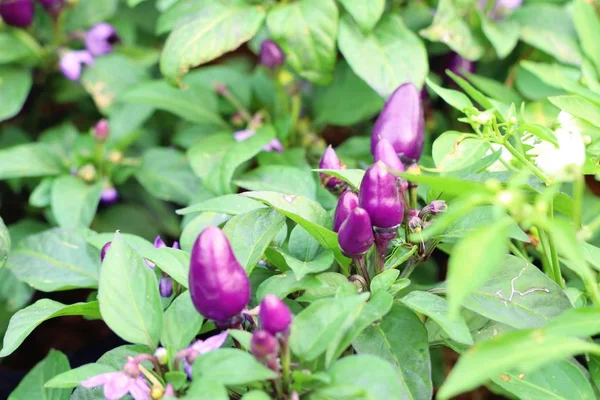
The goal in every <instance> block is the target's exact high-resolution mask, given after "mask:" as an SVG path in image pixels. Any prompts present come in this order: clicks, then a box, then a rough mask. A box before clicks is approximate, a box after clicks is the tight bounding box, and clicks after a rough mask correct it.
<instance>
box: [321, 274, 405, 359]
mask: <svg viewBox="0 0 600 400" xmlns="http://www.w3.org/2000/svg"><path fill="white" fill-rule="evenodd" d="M371 284H372V283H371ZM393 303H394V299H393V297H392V295H390V294H389V293H386V292H384V291H378V292H374V293H373V295H372V296H371V298H370V299H369V301H368V302H367V304H365V306H364V307H363V309H362V310H361V311H360V314H359V315H358V317H357V318H356V320H354V322H353V323H352V326H350V328H349V329H348V330H346V332H344V334H343V336H341V337H340V338H339V341H337V342H335V343H334V344H335V346H331V345H330V347H329V348H328V349H327V359H326V362H327V363H328V364H329V363H331V362H332V361H334V360H335V359H337V358H339V357H340V356H341V355H342V354H343V353H344V351H346V349H347V348H348V346H350V345H351V344H352V342H353V341H354V340H355V339H356V337H357V336H358V335H360V334H361V332H362V331H364V330H365V329H367V328H368V327H369V326H372V325H373V324H375V323H377V322H378V321H381V319H382V318H383V317H384V316H385V315H386V314H387V313H388V312H389V311H390V310H391V309H392V305H393Z"/></svg>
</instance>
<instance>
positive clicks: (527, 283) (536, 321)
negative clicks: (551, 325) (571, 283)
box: [462, 256, 572, 329]
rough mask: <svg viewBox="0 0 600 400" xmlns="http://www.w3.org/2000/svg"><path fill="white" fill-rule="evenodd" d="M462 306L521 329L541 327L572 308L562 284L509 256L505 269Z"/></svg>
mask: <svg viewBox="0 0 600 400" xmlns="http://www.w3.org/2000/svg"><path fill="white" fill-rule="evenodd" d="M462 305H463V306H464V307H465V308H468V309H469V310H472V311H474V312H476V313H478V314H481V315H483V316H485V317H487V318H490V319H492V320H494V321H499V322H502V323H503V324H507V325H510V326H513V327H515V328H517V329H525V328H534V327H538V326H541V325H543V324H545V323H546V322H548V321H549V320H550V319H552V318H554V317H556V316H557V315H559V314H561V313H563V312H564V311H565V310H568V309H570V308H572V306H571V303H570V302H569V299H568V298H567V296H566V295H565V293H564V292H563V291H562V290H561V289H560V287H559V286H558V285H557V284H556V283H555V282H554V281H552V280H551V279H550V278H548V276H546V275H545V274H544V273H543V272H542V271H540V270H539V269H538V268H537V267H536V266H534V265H532V264H529V263H527V262H526V261H525V260H523V259H521V258H518V257H514V256H506V257H505V258H504V260H503V261H502V268H501V269H499V270H498V271H496V272H495V273H494V274H493V275H491V276H490V277H489V278H488V279H487V282H485V283H484V284H483V285H481V286H480V287H479V288H478V289H476V290H474V291H473V292H472V293H471V294H470V295H469V296H467V297H466V298H465V299H464V300H463V303H462Z"/></svg>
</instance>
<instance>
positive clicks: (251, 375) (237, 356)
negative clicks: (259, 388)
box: [193, 349, 278, 385]
mask: <svg viewBox="0 0 600 400" xmlns="http://www.w3.org/2000/svg"><path fill="white" fill-rule="evenodd" d="M193 374H194V380H195V379H196V378H200V379H211V380H215V381H218V382H221V383H223V384H224V385H247V384H249V383H252V382H259V381H264V380H268V379H275V378H277V376H278V375H277V374H276V373H275V372H274V371H272V370H270V369H269V368H267V367H265V366H264V365H262V364H261V363H260V362H258V361H257V360H256V359H255V358H254V356H252V355H251V354H248V353H246V352H245V351H242V350H238V349H217V350H214V351H210V352H208V353H205V354H201V355H200V356H198V358H196V361H194V365H193Z"/></svg>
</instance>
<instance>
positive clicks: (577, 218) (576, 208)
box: [573, 175, 585, 228]
mask: <svg viewBox="0 0 600 400" xmlns="http://www.w3.org/2000/svg"><path fill="white" fill-rule="evenodd" d="M584 192H585V178H584V177H583V175H579V176H577V179H575V182H573V222H574V223H575V227H576V228H579V227H581V203H582V202H583V194H584Z"/></svg>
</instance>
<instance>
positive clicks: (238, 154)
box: [190, 125, 276, 194]
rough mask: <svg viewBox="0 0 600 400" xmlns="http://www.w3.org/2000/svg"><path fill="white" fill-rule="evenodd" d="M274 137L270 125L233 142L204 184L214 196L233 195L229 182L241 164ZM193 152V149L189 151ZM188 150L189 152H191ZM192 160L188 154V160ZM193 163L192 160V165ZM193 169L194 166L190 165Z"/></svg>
mask: <svg viewBox="0 0 600 400" xmlns="http://www.w3.org/2000/svg"><path fill="white" fill-rule="evenodd" d="M275 135H276V132H275V129H274V128H273V127H272V126H271V125H264V126H262V127H260V128H259V129H258V130H257V131H256V134H255V135H254V136H252V137H251V138H249V139H247V140H245V141H243V142H235V144H234V145H233V146H231V147H230V148H229V149H227V150H226V151H225V153H224V155H223V157H222V158H220V159H219V161H218V162H217V163H216V164H215V165H214V166H213V167H212V169H211V170H210V173H209V174H208V175H207V176H206V178H205V181H204V184H205V185H206V187H207V188H209V189H211V190H212V191H213V192H214V193H215V194H231V193H233V192H234V191H233V189H232V185H231V180H232V179H233V176H234V174H235V172H236V170H237V169H238V167H240V166H241V165H242V164H243V163H245V162H246V161H248V160H250V159H251V158H252V157H254V156H255V155H257V154H258V153H260V151H261V150H262V148H263V147H264V146H265V145H266V144H268V143H269V142H270V141H271V140H272V139H273V138H274V137H275ZM191 150H193V148H192V149H191ZM191 150H190V151H191ZM191 158H192V156H191V153H190V159H191ZM193 162H194V161H193V160H192V163H193ZM192 168H194V164H192Z"/></svg>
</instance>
